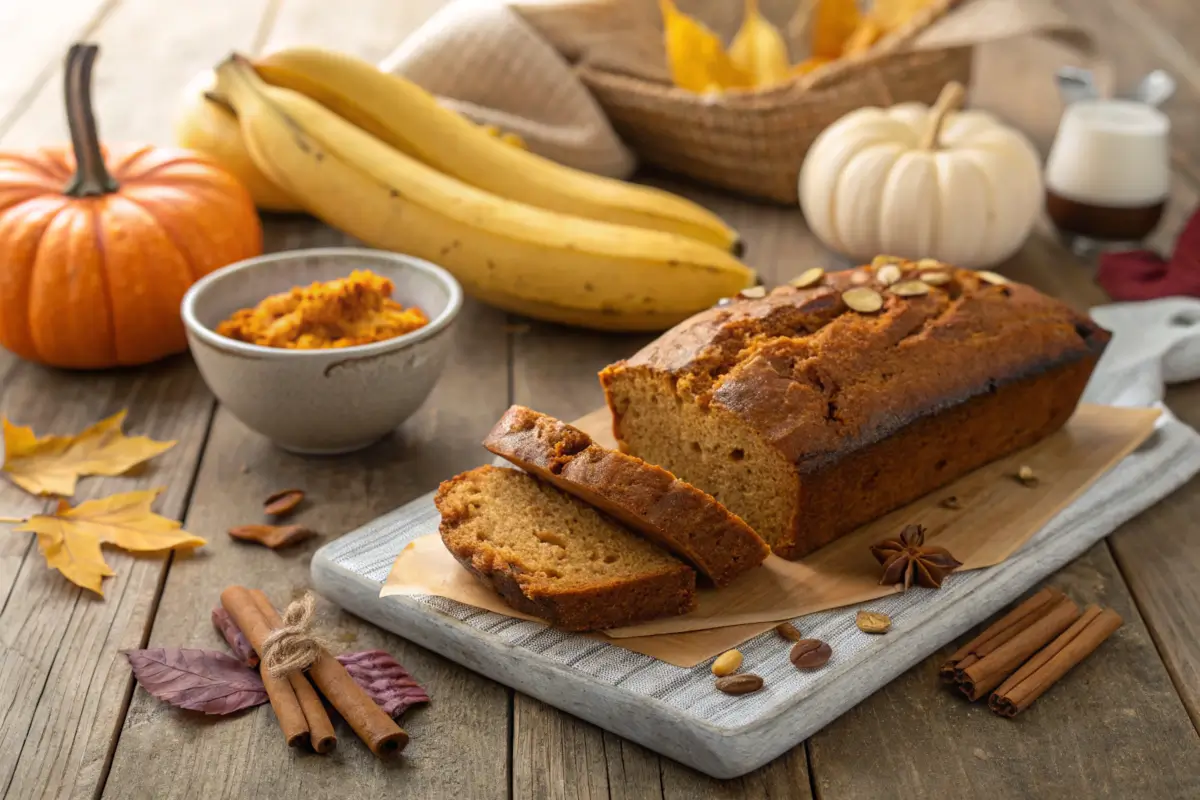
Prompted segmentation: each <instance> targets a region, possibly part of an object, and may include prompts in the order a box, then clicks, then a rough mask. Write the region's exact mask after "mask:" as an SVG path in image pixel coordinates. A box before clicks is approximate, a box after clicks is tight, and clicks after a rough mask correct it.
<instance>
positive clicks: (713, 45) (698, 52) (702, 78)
mask: <svg viewBox="0 0 1200 800" xmlns="http://www.w3.org/2000/svg"><path fill="white" fill-rule="evenodd" d="M658 5H659V8H660V9H661V10H662V17H663V28H664V33H663V43H664V44H665V46H666V50H667V66H668V67H670V70H671V80H673V81H674V82H675V85H676V86H678V87H680V88H681V89H687V90H689V91H692V92H708V91H713V90H721V89H729V88H733V87H746V86H749V85H750V77H749V76H748V75H746V74H745V73H744V72H742V71H741V70H739V69H738V68H737V67H736V66H734V64H733V61H731V60H730V58H729V54H728V53H727V52H725V48H724V46H722V44H721V40H720V39H719V38H717V35H716V34H715V33H713V32H712V31H711V30H709V29H708V28H707V27H705V26H704V25H703V24H702V23H701V22H699V21H698V20H695V19H693V18H692V17H689V16H688V15H687V14H684V13H683V12H682V11H680V10H679V9H678V8H677V7H676V6H675V3H674V2H673V0H658Z"/></svg>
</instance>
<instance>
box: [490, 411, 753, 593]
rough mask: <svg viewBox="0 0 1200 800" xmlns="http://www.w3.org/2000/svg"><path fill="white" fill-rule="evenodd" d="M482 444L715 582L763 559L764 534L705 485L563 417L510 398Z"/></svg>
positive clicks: (720, 584)
mask: <svg viewBox="0 0 1200 800" xmlns="http://www.w3.org/2000/svg"><path fill="white" fill-rule="evenodd" d="M483 446H484V447H486V448H487V449H488V450H490V451H491V452H493V453H495V454H496V455H498V456H500V457H502V458H505V459H508V460H509V461H510V462H512V463H513V464H515V465H517V466H518V467H520V468H521V469H523V470H525V471H526V472H531V473H533V474H535V475H537V476H538V477H539V478H541V479H542V480H545V481H547V482H549V483H551V484H553V485H554V486H557V487H558V488H560V489H562V490H563V491H565V492H568V493H569V494H572V495H575V496H576V497H578V498H580V499H581V500H583V501H584V502H586V503H588V504H589V505H591V506H594V507H595V508H598V509H600V510H601V511H604V512H605V513H607V514H609V515H611V516H613V517H615V518H617V519H619V520H620V521H621V522H623V523H625V524H626V525H628V526H629V527H630V528H632V529H633V530H635V531H637V532H638V533H641V534H642V535H643V536H645V537H646V538H647V539H650V540H651V541H653V542H655V543H656V544H658V545H660V546H662V547H664V548H666V549H668V550H670V551H671V552H672V553H674V554H675V555H677V556H679V557H680V558H683V559H684V560H686V561H688V562H689V563H691V564H692V565H693V566H694V567H695V568H696V569H697V570H698V571H700V572H701V573H702V574H703V575H705V576H706V577H707V578H708V579H709V580H710V581H712V583H713V585H715V586H717V587H723V586H727V585H729V583H730V582H732V581H733V579H734V578H736V577H737V576H738V575H741V574H742V573H743V572H745V571H746V570H748V569H752V568H753V567H757V566H758V565H760V564H762V562H763V561H764V560H765V559H766V557H767V555H768V554H769V553H770V548H768V547H767V544H766V542H764V541H763V540H762V538H761V537H760V536H759V535H758V534H757V533H755V532H754V531H753V530H752V529H751V528H750V526H749V525H747V524H746V523H745V522H744V521H743V520H742V519H741V518H740V517H738V516H737V515H735V514H733V513H731V512H730V511H729V510H728V509H726V508H725V506H723V505H721V504H720V503H719V502H718V501H717V500H716V499H714V498H713V497H712V496H711V495H709V494H708V493H706V492H704V491H701V490H700V489H697V488H696V487H694V486H692V485H691V484H689V483H685V482H684V481H681V480H679V479H677V478H676V477H675V476H674V475H672V474H671V473H670V472H668V471H667V470H665V469H661V468H660V467H656V466H654V465H652V464H647V463H646V462H645V461H642V460H641V459H640V458H637V457H636V456H631V455H627V454H625V453H621V452H617V451H615V450H610V449H609V448H606V447H602V446H600V445H598V444H596V443H595V442H593V441H592V439H591V437H589V436H588V435H587V434H586V433H584V432H583V431H581V430H579V429H578V428H576V427H574V426H572V425H569V424H567V423H565V422H562V421H560V420H557V419H555V418H553V417H549V416H546V415H545V414H541V413H538V412H536V411H533V410H532V409H529V408H526V407H524V406H520V405H514V406H513V407H512V408H510V409H509V410H508V411H507V412H505V414H504V416H503V417H501V418H500V421H499V422H497V423H496V426H495V427H494V428H493V429H492V431H491V433H489V434H488V436H487V438H486V439H485V440H484V442H483Z"/></svg>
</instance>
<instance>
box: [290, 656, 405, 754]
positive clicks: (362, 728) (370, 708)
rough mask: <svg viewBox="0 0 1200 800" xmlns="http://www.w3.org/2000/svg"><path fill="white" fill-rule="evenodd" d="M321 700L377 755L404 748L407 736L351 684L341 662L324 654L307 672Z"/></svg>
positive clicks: (366, 695) (368, 697)
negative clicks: (318, 691)
mask: <svg viewBox="0 0 1200 800" xmlns="http://www.w3.org/2000/svg"><path fill="white" fill-rule="evenodd" d="M308 675H309V677H311V678H312V679H313V683H315V684H317V687H318V688H319V689H320V690H321V693H322V694H324V695H325V699H326V700H328V701H329V702H330V704H331V705H332V706H333V707H334V708H336V709H337V710H338V713H340V714H341V715H342V717H343V718H345V720H346V722H349V723H350V727H351V728H353V729H354V732H355V733H357V734H358V738H360V739H362V740H363V741H364V742H366V744H367V747H369V748H371V752H372V753H374V754H375V755H377V756H385V755H389V754H391V753H399V752H400V751H401V750H403V749H404V748H405V747H406V746H407V745H408V734H407V733H405V731H404V729H403V728H401V727H400V726H399V725H397V724H396V722H395V721H394V720H393V719H392V718H391V717H389V716H388V715H387V714H385V713H383V710H382V709H381V708H380V707H379V706H378V705H376V704H375V701H374V700H372V699H371V697H370V695H368V694H367V693H366V692H364V691H363V690H362V687H361V686H359V685H358V684H357V683H355V682H354V679H353V678H351V677H350V673H349V672H346V668H345V667H343V666H342V665H341V663H340V662H339V661H338V660H337V659H336V658H334V657H333V656H331V655H329V653H324V654H323V655H322V656H321V657H320V658H318V659H317V660H316V661H315V662H313V665H312V666H311V667H309V669H308Z"/></svg>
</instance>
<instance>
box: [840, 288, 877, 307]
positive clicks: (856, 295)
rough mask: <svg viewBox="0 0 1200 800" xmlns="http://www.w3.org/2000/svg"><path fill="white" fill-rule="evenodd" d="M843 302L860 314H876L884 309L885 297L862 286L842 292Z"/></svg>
mask: <svg viewBox="0 0 1200 800" xmlns="http://www.w3.org/2000/svg"><path fill="white" fill-rule="evenodd" d="M842 302H843V303H845V304H846V305H847V306H849V307H850V308H852V309H854V310H855V311H857V312H859V313H860V314H874V313H875V312H876V311H878V310H879V309H881V308H883V295H881V294H880V293H879V292H877V291H875V290H874V289H868V288H866V287H865V286H860V287H857V288H855V289H847V290H846V291H844V292H842Z"/></svg>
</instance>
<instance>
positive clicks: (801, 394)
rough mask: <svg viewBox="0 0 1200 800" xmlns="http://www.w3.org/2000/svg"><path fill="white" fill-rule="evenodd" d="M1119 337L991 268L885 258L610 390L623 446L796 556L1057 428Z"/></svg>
mask: <svg viewBox="0 0 1200 800" xmlns="http://www.w3.org/2000/svg"><path fill="white" fill-rule="evenodd" d="M1108 340H1109V334H1108V333H1107V332H1106V331H1104V330H1103V329H1101V328H1099V327H1097V326H1096V325H1095V323H1093V322H1092V321H1091V320H1090V319H1088V318H1087V317H1085V316H1082V315H1080V314H1077V313H1075V312H1074V311H1072V310H1071V309H1070V308H1068V307H1067V306H1066V305H1064V304H1063V303H1061V302H1059V301H1057V300H1054V299H1051V298H1049V297H1046V296H1044V295H1042V294H1039V293H1038V292H1037V291H1035V290H1034V289H1032V288H1030V287H1028V286H1023V285H1020V284H1016V283H1010V282H1008V281H1007V280H1005V279H1004V278H1003V277H1002V276H999V275H996V274H995V273H989V272H978V273H977V272H972V271H969V270H961V269H954V268H951V267H948V266H945V265H942V264H939V263H937V262H935V261H931V260H923V261H920V262H911V261H903V262H902V261H900V260H898V259H887V258H885V257H881V258H879V259H876V263H875V264H873V265H872V266H868V267H860V268H858V269H854V270H848V271H845V272H838V273H833V274H828V275H826V274H823V273H821V271H820V270H810V271H809V272H808V273H805V275H803V276H801V278H798V279H797V280H795V281H793V285H788V286H782V287H779V288H776V289H774V290H773V291H771V292H770V293H767V294H765V296H759V297H745V296H742V295H739V296H738V297H736V298H732V299H731V300H730V301H728V302H725V303H724V304H723V305H719V306H718V307H716V308H712V309H709V310H707V311H704V312H701V313H700V314H697V315H696V316H694V317H692V318H691V319H689V320H687V321H685V322H683V323H681V324H679V325H677V326H676V327H675V328H674V329H672V330H670V331H668V332H667V333H665V334H663V335H662V336H661V337H660V338H659V339H657V340H656V341H654V342H653V343H651V344H650V345H648V346H647V347H645V348H644V349H643V350H642V351H641V352H639V353H637V354H636V355H635V356H633V357H632V358H630V359H628V360H627V361H622V362H619V363H617V364H613V365H612V366H609V367H607V368H606V369H605V370H603V371H602V372H601V373H600V382H601V384H602V385H603V387H604V391H605V396H606V398H607V401H608V406H609V408H610V409H611V411H612V415H613V432H614V434H615V436H616V439H617V441H618V442H619V443H620V445H621V449H622V450H624V451H626V452H629V453H632V454H634V455H637V456H639V457H641V458H643V459H645V460H646V461H649V462H651V463H653V464H659V465H661V466H662V467H663V468H664V469H668V470H670V471H671V472H672V473H674V474H675V475H677V476H679V478H680V479H681V480H686V481H687V482H689V483H691V484H693V485H695V486H698V487H700V488H701V489H703V490H705V491H706V492H708V493H709V494H711V495H712V496H713V497H715V498H717V499H718V500H719V501H721V502H722V503H723V504H725V506H726V507H728V508H729V510H730V511H732V512H734V513H735V514H737V515H738V516H740V517H741V518H742V519H744V520H745V521H746V522H748V523H749V524H750V526H751V527H752V528H754V529H755V530H756V531H757V532H758V533H759V534H760V535H761V536H762V537H763V538H764V539H766V540H767V542H768V543H769V544H770V545H771V547H772V549H773V550H774V551H775V552H776V553H778V554H779V555H781V556H784V557H785V558H798V557H800V556H803V555H805V554H807V553H810V552H812V551H813V550H816V549H817V548H819V547H821V546H822V545H825V544H827V543H829V542H830V541H832V540H833V539H835V538H837V537H838V536H840V535H842V534H844V533H847V532H849V531H851V530H853V529H854V528H856V527H857V526H859V525H861V524H862V523H864V522H867V521H869V520H872V519H875V518H876V517H878V516H880V515H882V514H884V513H886V512H888V511H890V510H892V509H895V508H897V507H899V506H901V505H904V504H905V503H908V502H910V501H912V500H914V499H916V498H917V497H919V496H921V495H923V494H926V493H928V492H930V491H933V490H934V489H936V488H938V487H939V486H942V485H944V484H946V483H949V482H950V481H953V480H954V479H955V478H958V477H959V476H961V475H963V474H965V473H967V472H970V471H971V470H973V469H976V468H978V467H980V466H982V465H984V464H986V463H988V462H989V461H993V460H995V459H997V458H999V457H1001V456H1004V455H1007V454H1008V453H1011V452H1014V451H1016V450H1019V449H1021V448H1023V447H1027V446H1028V445H1031V444H1033V443H1034V442H1036V441H1038V440H1039V439H1042V438H1044V437H1045V436H1047V435H1049V434H1050V433H1052V432H1054V431H1055V430H1057V429H1058V428H1059V427H1061V426H1062V425H1063V424H1064V423H1065V422H1066V421H1067V419H1068V418H1069V417H1070V416H1071V413H1072V412H1073V411H1074V409H1075V405H1076V403H1077V402H1078V400H1079V397H1080V395H1081V394H1082V392H1083V389H1084V386H1085V385H1086V383H1087V380H1088V377H1089V376H1090V375H1091V372H1092V369H1093V367H1094V366H1095V364H1096V361H1097V359H1098V358H1099V356H1100V354H1101V353H1102V352H1103V350H1104V347H1105V345H1106V344H1107V342H1108Z"/></svg>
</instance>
